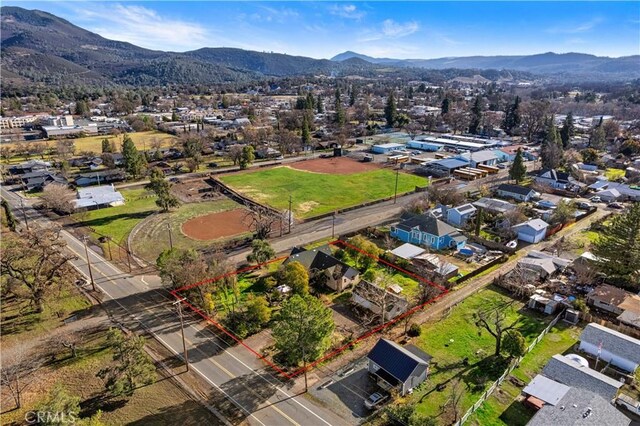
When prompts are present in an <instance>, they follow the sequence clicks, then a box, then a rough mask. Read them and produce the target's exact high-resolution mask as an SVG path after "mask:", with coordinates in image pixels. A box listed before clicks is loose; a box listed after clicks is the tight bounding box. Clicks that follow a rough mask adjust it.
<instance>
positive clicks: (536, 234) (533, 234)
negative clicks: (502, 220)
mask: <svg viewBox="0 0 640 426" xmlns="http://www.w3.org/2000/svg"><path fill="white" fill-rule="evenodd" d="M548 227H549V224H548V223H547V222H545V221H544V220H542V219H531V220H529V221H528V222H523V223H520V224H518V225H514V226H513V227H512V229H513V230H514V231H516V232H517V233H518V239H519V240H521V241H526V242H528V243H538V242H540V241H542V240H543V239H544V237H545V236H546V235H547V228H548Z"/></svg>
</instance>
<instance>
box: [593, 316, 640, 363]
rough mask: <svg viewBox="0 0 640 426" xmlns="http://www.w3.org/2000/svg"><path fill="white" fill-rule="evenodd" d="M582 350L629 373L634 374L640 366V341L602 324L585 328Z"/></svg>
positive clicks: (594, 324)
mask: <svg viewBox="0 0 640 426" xmlns="http://www.w3.org/2000/svg"><path fill="white" fill-rule="evenodd" d="M580 350H581V351H583V352H586V353H588V354H589V355H592V356H594V357H597V356H599V357H600V359H601V360H602V361H605V362H608V363H610V364H611V365H613V366H615V367H618V368H620V369H621V370H624V371H626V372H628V373H634V372H635V371H636V369H637V368H638V366H639V365H640V340H638V339H634V338H633V337H631V336H627V335H626V334H623V333H620V332H619V331H615V330H612V329H610V328H607V327H605V326H602V325H600V324H596V323H591V324H589V325H587V326H586V327H585V328H584V330H583V331H582V334H581V335H580Z"/></svg>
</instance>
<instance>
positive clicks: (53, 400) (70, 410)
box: [38, 383, 80, 425]
mask: <svg viewBox="0 0 640 426" xmlns="http://www.w3.org/2000/svg"><path fill="white" fill-rule="evenodd" d="M38 412H44V413H51V414H52V415H51V417H49V416H45V419H44V421H43V422H38V424H42V425H62V424H66V423H70V424H75V423H76V421H75V420H76V419H77V418H78V416H79V414H80V397H77V396H75V395H71V394H69V392H67V390H66V389H65V388H64V386H63V385H62V384H61V383H57V384H56V385H55V386H54V387H53V390H52V391H51V394H50V395H49V399H48V400H47V401H46V402H45V403H44V404H43V405H42V406H40V407H38Z"/></svg>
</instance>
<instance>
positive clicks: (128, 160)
mask: <svg viewBox="0 0 640 426" xmlns="http://www.w3.org/2000/svg"><path fill="white" fill-rule="evenodd" d="M122 161H123V162H124V168H125V170H126V171H127V173H129V174H130V175H131V176H132V177H133V178H134V179H135V178H137V177H139V176H142V174H143V173H144V169H145V167H146V165H147V161H146V159H145V158H144V156H143V155H142V154H140V152H138V148H136V145H135V144H134V143H133V140H132V139H131V137H130V136H129V135H127V134H126V133H125V135H124V136H123V138H122Z"/></svg>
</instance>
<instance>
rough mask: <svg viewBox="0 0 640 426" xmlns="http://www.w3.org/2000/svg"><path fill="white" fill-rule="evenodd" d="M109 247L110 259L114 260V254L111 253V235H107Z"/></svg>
mask: <svg viewBox="0 0 640 426" xmlns="http://www.w3.org/2000/svg"><path fill="white" fill-rule="evenodd" d="M107 247H108V248H109V260H110V261H111V260H113V256H112V255H111V237H107Z"/></svg>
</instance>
